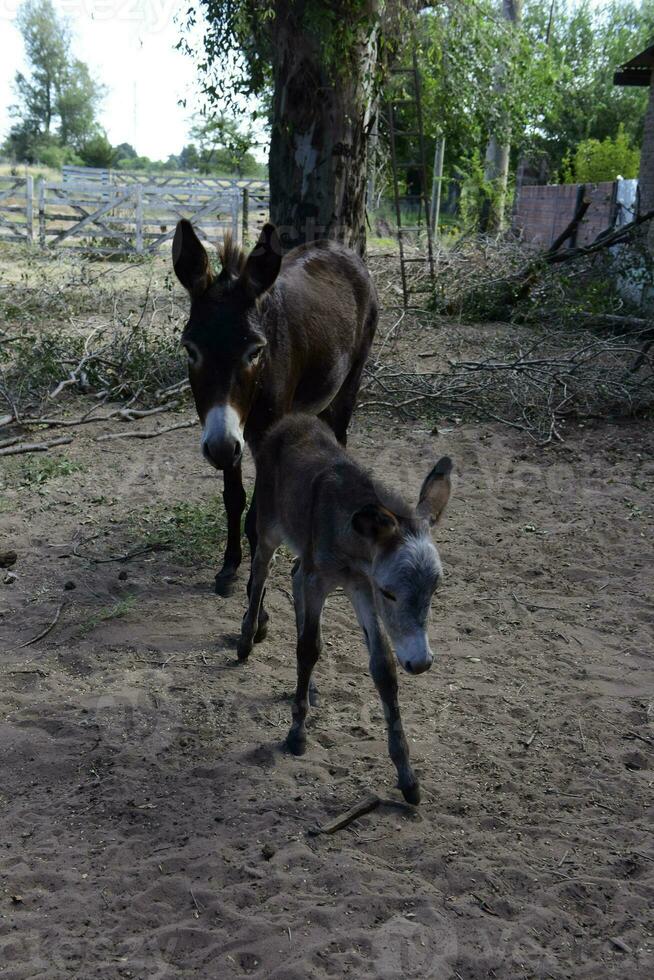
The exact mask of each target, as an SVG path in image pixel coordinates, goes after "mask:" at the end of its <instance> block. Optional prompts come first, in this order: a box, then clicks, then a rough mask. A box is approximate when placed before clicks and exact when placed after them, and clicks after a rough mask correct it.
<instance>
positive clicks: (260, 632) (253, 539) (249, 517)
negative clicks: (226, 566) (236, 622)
mask: <svg viewBox="0 0 654 980" xmlns="http://www.w3.org/2000/svg"><path fill="white" fill-rule="evenodd" d="M245 534H246V536H247V539H248V544H249V545H250V555H251V564H250V577H249V578H248V587H247V593H248V598H249V596H250V591H251V589H252V572H253V569H254V556H255V555H256V553H257V537H258V533H257V483H256V480H255V482H254V490H253V491H252V499H251V500H250V506H249V507H248V512H247V514H246V515H245ZM265 598H266V590H265V589H264V591H263V595H262V596H261V604H260V606H259V622H258V625H257V631H256V633H255V635H254V642H255V643H260V642H261V640H265V638H266V634H267V633H268V619H269V618H270V617H269V616H268V613H267V612H266V610H265V609H264V606H263V600H264V599H265Z"/></svg>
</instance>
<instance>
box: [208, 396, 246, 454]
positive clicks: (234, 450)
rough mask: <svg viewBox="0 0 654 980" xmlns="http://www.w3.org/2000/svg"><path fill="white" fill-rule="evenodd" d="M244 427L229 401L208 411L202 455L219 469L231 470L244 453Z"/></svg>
mask: <svg viewBox="0 0 654 980" xmlns="http://www.w3.org/2000/svg"><path fill="white" fill-rule="evenodd" d="M243 445H244V440H243V429H242V426H241V423H240V419H239V417H238V414H237V413H236V411H235V410H234V409H233V408H232V406H231V405H230V404H229V403H226V404H223V405H214V406H213V408H211V409H210V410H209V411H208V412H207V416H206V418H205V420H204V429H203V431H202V455H203V456H204V458H205V459H206V460H207V462H208V463H211V465H212V466H215V467H216V469H217V470H230V469H231V468H232V466H235V465H236V464H237V463H239V462H240V460H241V456H242V455H243Z"/></svg>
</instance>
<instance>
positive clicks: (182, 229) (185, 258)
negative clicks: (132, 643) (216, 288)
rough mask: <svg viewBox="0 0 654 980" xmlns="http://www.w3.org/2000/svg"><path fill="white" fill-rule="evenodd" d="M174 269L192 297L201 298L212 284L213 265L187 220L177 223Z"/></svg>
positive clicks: (183, 219) (174, 240) (174, 242)
mask: <svg viewBox="0 0 654 980" xmlns="http://www.w3.org/2000/svg"><path fill="white" fill-rule="evenodd" d="M173 268H174V270H175V275H176V276H177V278H178V279H179V281H180V282H181V284H182V286H184V287H185V288H186V289H188V291H189V293H190V294H191V296H199V295H200V294H201V293H203V292H204V291H205V289H207V288H208V287H209V286H210V285H211V282H212V279H213V276H212V273H211V265H210V263H209V256H208V255H207V253H206V251H205V248H204V245H203V244H202V242H201V241H200V239H199V238H198V236H197V235H196V234H195V231H194V229H193V225H192V224H191V222H190V221H187V220H186V218H182V220H181V221H178V222H177V228H176V229H175V237H174V238H173Z"/></svg>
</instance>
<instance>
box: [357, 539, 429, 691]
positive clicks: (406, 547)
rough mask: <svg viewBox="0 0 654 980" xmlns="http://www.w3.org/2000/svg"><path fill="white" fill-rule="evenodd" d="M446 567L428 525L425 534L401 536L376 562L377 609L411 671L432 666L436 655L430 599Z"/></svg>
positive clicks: (401, 662) (399, 657) (400, 658)
mask: <svg viewBox="0 0 654 980" xmlns="http://www.w3.org/2000/svg"><path fill="white" fill-rule="evenodd" d="M442 574H443V569H442V566H441V562H440V558H439V556H438V552H437V550H436V547H435V545H434V544H433V542H432V541H431V539H430V537H429V533H428V531H427V529H426V528H425V530H424V533H422V534H418V535H415V534H409V535H407V536H406V537H402V536H401V537H400V539H399V540H398V542H397V545H396V546H395V547H390V548H389V549H388V550H386V551H383V552H382V553H381V554H380V555H379V557H378V558H377V559H376V560H375V562H374V563H373V576H372V577H373V582H374V587H375V599H376V605H377V609H378V611H379V613H380V615H381V619H382V621H383V623H384V626H385V627H386V630H387V632H388V635H389V636H390V639H391V641H392V643H393V646H394V648H395V655H396V657H397V659H398V661H399V663H400V664H401V666H402V667H404V669H405V670H406V671H408V673H410V674H421V673H422V672H423V671H425V670H429V668H430V667H431V665H432V662H433V659H434V656H433V654H432V651H431V647H430V646H429V638H428V636H427V626H428V623H429V610H430V607H431V600H432V596H433V595H434V592H435V591H436V588H437V586H438V583H439V581H440V579H441V577H442Z"/></svg>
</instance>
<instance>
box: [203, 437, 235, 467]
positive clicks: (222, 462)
mask: <svg viewBox="0 0 654 980" xmlns="http://www.w3.org/2000/svg"><path fill="white" fill-rule="evenodd" d="M202 455H203V456H204V458H205V459H206V461H207V462H208V463H211V465H212V466H215V467H216V469H217V470H231V468H232V466H235V465H236V463H238V462H240V459H241V456H242V455H243V443H241V442H239V441H238V440H236V439H234V440H230V441H227V442H226V441H225V440H221V441H220V443H218V444H215V443H211V442H209V441H208V440H206V439H203V440H202Z"/></svg>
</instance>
